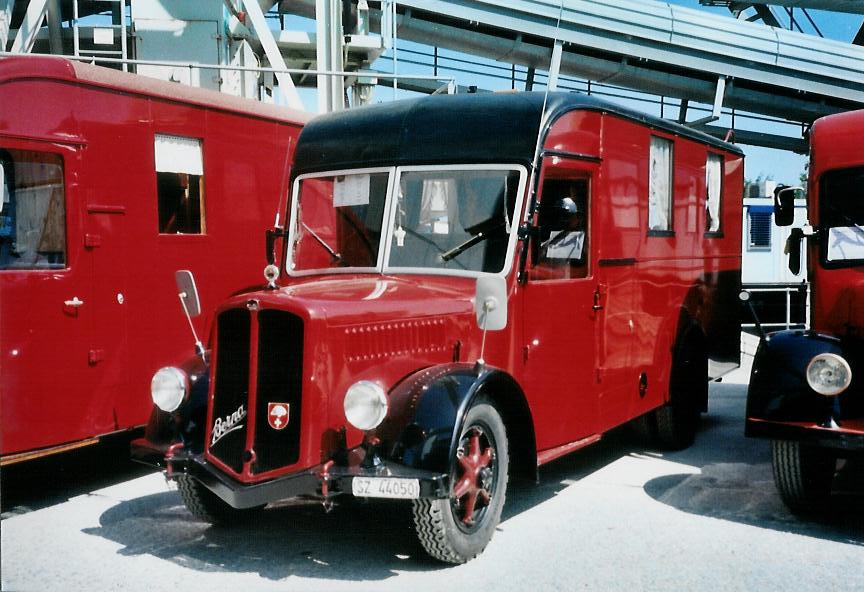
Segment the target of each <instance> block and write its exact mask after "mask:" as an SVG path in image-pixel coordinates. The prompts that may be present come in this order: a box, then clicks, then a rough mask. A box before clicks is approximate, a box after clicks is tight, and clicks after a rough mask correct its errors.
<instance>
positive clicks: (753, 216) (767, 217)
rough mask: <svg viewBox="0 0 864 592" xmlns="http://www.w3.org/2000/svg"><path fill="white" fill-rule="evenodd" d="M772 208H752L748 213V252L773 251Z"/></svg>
mask: <svg viewBox="0 0 864 592" xmlns="http://www.w3.org/2000/svg"><path fill="white" fill-rule="evenodd" d="M771 216H772V209H771V206H751V207H750V209H749V210H748V211H747V226H748V229H747V230H748V241H747V250H748V251H768V250H770V249H771Z"/></svg>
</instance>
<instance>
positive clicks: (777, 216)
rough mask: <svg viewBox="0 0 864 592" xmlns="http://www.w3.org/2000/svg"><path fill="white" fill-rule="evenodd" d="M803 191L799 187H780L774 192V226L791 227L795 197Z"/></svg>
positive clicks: (793, 217)
mask: <svg viewBox="0 0 864 592" xmlns="http://www.w3.org/2000/svg"><path fill="white" fill-rule="evenodd" d="M799 191H804V189H803V188H801V187H789V186H787V185H780V186H779V187H777V189H775V190H774V224H776V225H777V226H791V224H792V222H793V220H795V195H796V194H797V193H798V192H799Z"/></svg>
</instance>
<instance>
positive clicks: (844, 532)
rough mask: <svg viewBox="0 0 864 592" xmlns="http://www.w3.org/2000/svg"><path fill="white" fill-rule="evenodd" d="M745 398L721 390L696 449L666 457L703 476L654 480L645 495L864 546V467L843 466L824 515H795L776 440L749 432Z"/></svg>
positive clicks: (734, 389)
mask: <svg viewBox="0 0 864 592" xmlns="http://www.w3.org/2000/svg"><path fill="white" fill-rule="evenodd" d="M745 395H746V393H745V390H744V387H743V386H741V385H725V384H719V385H714V386H713V387H712V390H711V405H712V415H711V416H710V417H711V418H712V419H711V423H710V424H706V425H705V427H707V429H704V428H703V430H702V432H701V433H700V435H699V438H698V440H697V443H696V445H695V446H693V447H692V448H690V449H688V450H682V451H680V452H675V453H667V454H665V455H664V458H667V459H669V460H673V461H676V462H681V463H684V464H689V465H692V466H696V467H699V468H700V470H701V472H700V473H698V474H695V475H693V474H676V475H664V476H663V477H658V478H656V479H652V480H651V481H649V482H647V483H646V484H645V486H644V489H645V492H646V493H647V494H648V495H650V496H651V497H652V498H654V499H656V500H657V501H659V502H661V503H664V504H666V505H669V506H672V507H673V508H677V509H679V510H681V511H684V512H688V513H691V514H698V515H700V516H708V517H711V518H717V519H720V520H728V521H732V522H739V523H741V524H748V525H751V526H758V527H760V528H768V529H772V530H778V531H783V532H791V533H795V534H800V535H802V536H810V537H814V538H819V539H824V540H829V541H835V542H841V543H848V544H853V545H861V546H864V464H862V463H861V462H858V463H851V462H850V463H846V465H845V466H844V467H842V468H841V470H840V472H839V473H838V475H837V477H836V479H835V482H834V488H833V493H832V496H831V500H830V507H827V508H826V511H825V513H824V514H823V515H822V516H814V517H803V516H796V515H795V514H792V513H791V512H790V511H789V510H788V509H787V508H786V506H785V505H784V504H783V501H782V500H781V499H780V494H779V493H778V492H777V488H776V487H775V485H774V477H773V474H772V469H771V452H770V444H769V442H768V441H767V440H759V439H751V438H745V437H744V435H743V434H744V400H743V399H744V396H745Z"/></svg>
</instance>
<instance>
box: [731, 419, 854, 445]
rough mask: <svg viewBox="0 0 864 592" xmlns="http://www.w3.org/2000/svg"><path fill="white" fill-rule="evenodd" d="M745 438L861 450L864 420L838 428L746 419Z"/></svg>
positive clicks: (845, 422)
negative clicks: (790, 441)
mask: <svg viewBox="0 0 864 592" xmlns="http://www.w3.org/2000/svg"><path fill="white" fill-rule="evenodd" d="M745 435H747V436H750V437H755V438H770V439H772V440H796V441H799V442H806V443H809V444H813V445H816V446H820V447H822V448H833V449H836V450H848V451H859V452H860V451H864V420H851V421H844V422H842V424H841V425H839V426H832V427H828V426H823V425H819V424H815V423H812V422H792V421H769V420H765V419H758V418H754V417H748V418H747V422H746V425H745Z"/></svg>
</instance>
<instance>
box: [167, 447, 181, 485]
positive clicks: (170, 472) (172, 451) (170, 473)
mask: <svg viewBox="0 0 864 592" xmlns="http://www.w3.org/2000/svg"><path fill="white" fill-rule="evenodd" d="M180 450H183V442H175V443H174V444H172V445H171V446H169V447H168V450H167V451H165V478H166V479H173V478H174V465H173V464H172V462H171V461H173V460H174V457H175V456H176V455H177V452H178V451H180Z"/></svg>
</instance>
